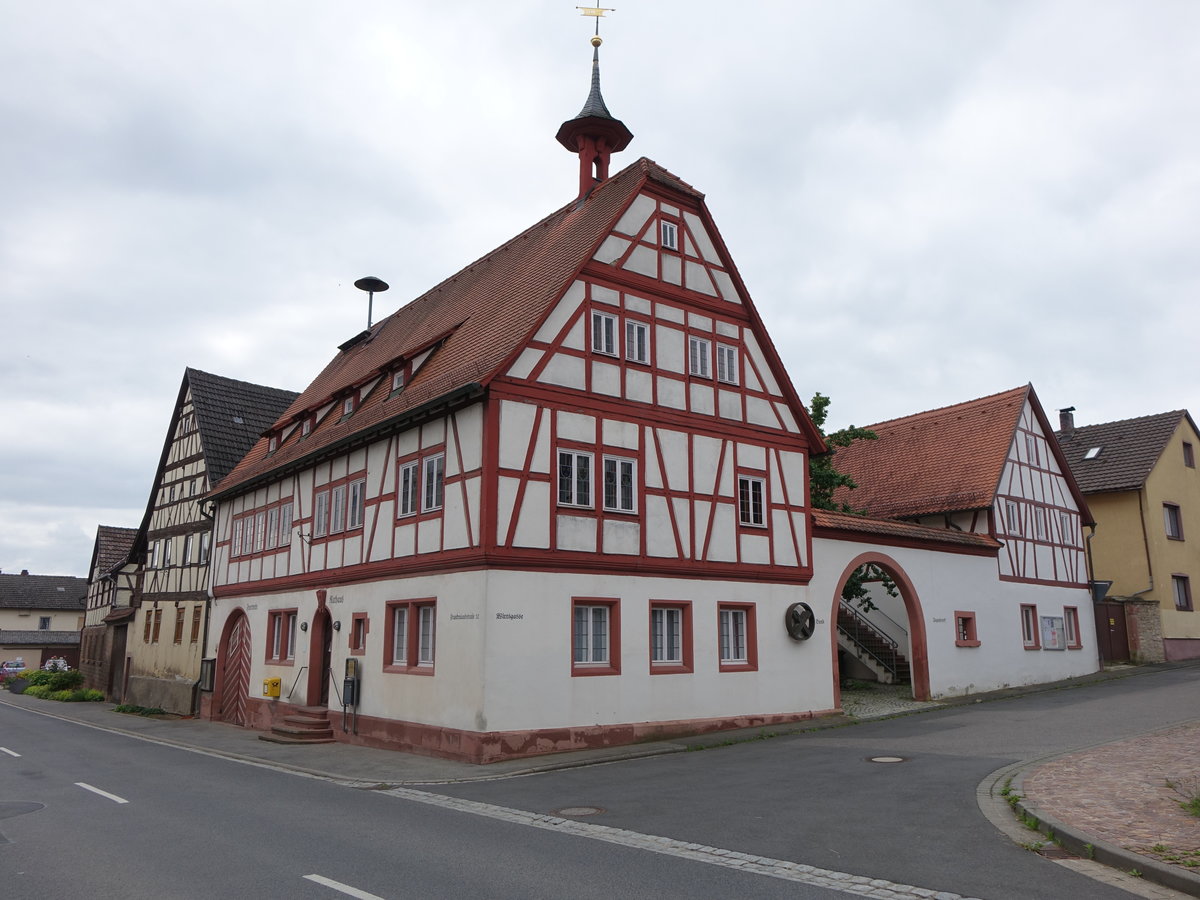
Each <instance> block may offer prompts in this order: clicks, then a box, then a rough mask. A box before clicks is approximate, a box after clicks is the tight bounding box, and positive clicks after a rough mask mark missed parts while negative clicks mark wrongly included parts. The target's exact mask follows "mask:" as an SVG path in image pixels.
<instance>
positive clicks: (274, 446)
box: [267, 434, 279, 453]
mask: <svg viewBox="0 0 1200 900" xmlns="http://www.w3.org/2000/svg"><path fill="white" fill-rule="evenodd" d="M278 449H279V436H278V435H274V434H273V435H271V437H270V438H269V439H268V440H267V452H268V453H274V452H275V451H276V450H278Z"/></svg>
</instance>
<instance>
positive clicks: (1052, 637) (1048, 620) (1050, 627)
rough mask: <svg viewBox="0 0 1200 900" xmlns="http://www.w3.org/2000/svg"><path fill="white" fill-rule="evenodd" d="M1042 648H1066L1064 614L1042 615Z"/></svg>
mask: <svg viewBox="0 0 1200 900" xmlns="http://www.w3.org/2000/svg"><path fill="white" fill-rule="evenodd" d="M1042 649H1043V650H1066V649H1067V643H1066V640H1065V639H1064V637H1063V617H1062V616H1042Z"/></svg>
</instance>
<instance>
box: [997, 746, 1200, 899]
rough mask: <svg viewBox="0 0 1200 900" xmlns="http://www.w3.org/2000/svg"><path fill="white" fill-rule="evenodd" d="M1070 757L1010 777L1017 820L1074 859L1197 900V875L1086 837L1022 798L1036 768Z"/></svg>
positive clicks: (1199, 883) (1039, 762) (1027, 766)
mask: <svg viewBox="0 0 1200 900" xmlns="http://www.w3.org/2000/svg"><path fill="white" fill-rule="evenodd" d="M1072 752H1078V751H1072ZM1069 755H1070V754H1069V753H1060V754H1057V755H1055V756H1048V757H1044V758H1043V759H1038V760H1032V761H1030V762H1028V763H1025V764H1023V765H1022V766H1021V768H1020V769H1019V770H1018V771H1017V772H1016V774H1015V775H1013V776H1012V781H1011V782H1010V783H1009V787H1010V788H1011V789H1012V792H1013V794H1015V795H1016V797H1017V800H1016V801H1015V803H1014V804H1013V809H1014V810H1015V811H1016V813H1017V817H1018V818H1019V819H1032V820H1033V821H1034V822H1035V823H1036V825H1037V830H1038V831H1040V832H1041V833H1042V834H1044V835H1046V836H1047V837H1048V838H1050V839H1051V840H1053V841H1054V842H1056V843H1057V844H1059V846H1061V847H1063V848H1064V849H1066V850H1068V851H1070V852H1071V853H1074V854H1075V855H1076V856H1079V857H1081V858H1083V859H1091V860H1095V861H1096V862H1098V863H1102V864H1104V865H1106V866H1111V867H1112V868H1114V869H1120V870H1121V871H1123V872H1129V871H1130V870H1131V869H1136V870H1137V871H1139V872H1141V873H1142V874H1141V877H1142V878H1145V879H1146V880H1147V881H1153V882H1154V883H1155V884H1161V885H1162V886H1164V887H1169V888H1171V889H1172V890H1176V891H1180V892H1182V893H1185V894H1190V895H1191V896H1193V897H1200V875H1196V874H1194V873H1192V872H1188V871H1186V870H1184V869H1181V868H1180V867H1179V866H1173V865H1171V864H1170V863H1165V862H1162V861H1161V860H1157V859H1154V858H1153V857H1150V856H1143V855H1142V854H1140V853H1135V852H1134V851H1132V850H1127V849H1125V848H1124V847H1118V846H1116V845H1115V844H1110V843H1108V842H1107V841H1102V840H1100V839H1099V838H1097V837H1094V836H1092V835H1089V834H1086V833H1085V832H1084V831H1082V830H1081V829H1079V828H1076V827H1075V826H1073V825H1068V824H1066V823H1064V822H1060V821H1058V820H1057V819H1055V818H1054V817H1053V816H1051V815H1048V814H1047V813H1045V812H1044V811H1042V810H1041V809H1040V808H1038V807H1037V806H1035V805H1034V803H1033V802H1032V801H1031V800H1029V799H1027V798H1026V797H1025V792H1024V786H1025V776H1026V775H1027V774H1030V773H1031V772H1032V771H1033V770H1034V769H1036V768H1037V767H1038V766H1040V765H1043V764H1044V763H1047V762H1049V761H1050V760H1052V759H1059V758H1061V757H1063V756H1069Z"/></svg>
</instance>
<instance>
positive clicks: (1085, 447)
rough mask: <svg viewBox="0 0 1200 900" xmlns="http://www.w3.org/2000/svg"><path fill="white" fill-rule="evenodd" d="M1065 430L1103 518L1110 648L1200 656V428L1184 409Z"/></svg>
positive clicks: (1099, 550)
mask: <svg viewBox="0 0 1200 900" xmlns="http://www.w3.org/2000/svg"><path fill="white" fill-rule="evenodd" d="M1058 440H1059V443H1060V444H1061V445H1062V448H1063V453H1064V455H1065V457H1066V460H1067V463H1068V464H1069V465H1070V467H1071V471H1072V472H1073V473H1074V475H1075V480H1076V481H1077V482H1078V483H1079V486H1080V489H1081V490H1082V491H1083V492H1084V494H1086V495H1087V498H1088V504H1089V506H1090V507H1091V508H1092V510H1093V512H1094V515H1095V518H1096V521H1097V523H1098V524H1097V528H1096V534H1095V537H1094V538H1093V540H1092V541H1091V553H1092V570H1093V577H1094V578H1095V579H1096V581H1097V582H1099V583H1101V584H1102V585H1103V587H1104V588H1105V589H1106V590H1107V596H1106V597H1105V598H1104V599H1105V604H1104V609H1103V616H1102V617H1101V618H1102V621H1103V622H1105V623H1107V625H1106V627H1102V628H1101V636H1102V638H1104V640H1105V642H1104V644H1103V649H1104V651H1105V654H1106V656H1107V657H1109V658H1113V659H1125V658H1128V657H1130V656H1132V657H1133V658H1135V659H1137V660H1140V661H1147V662H1151V661H1158V660H1162V659H1168V660H1176V659H1194V658H1197V657H1200V617H1198V616H1197V614H1196V612H1195V601H1194V599H1193V590H1194V589H1195V585H1196V583H1197V581H1196V580H1197V579H1200V546H1198V545H1197V543H1196V541H1197V539H1198V538H1200V476H1198V475H1197V469H1196V448H1197V447H1198V446H1200V434H1198V433H1197V429H1196V423H1195V421H1194V420H1193V419H1192V417H1191V414H1190V413H1188V412H1187V410H1182V409H1177V410H1172V411H1170V412H1164V413H1158V414H1156V415H1150V416H1139V417H1137V418H1133V419H1122V420H1120V421H1117V422H1106V423H1103V424H1098V425H1084V426H1079V427H1076V425H1075V416H1074V408H1070V409H1065V410H1062V411H1061V413H1060V430H1059V431H1058Z"/></svg>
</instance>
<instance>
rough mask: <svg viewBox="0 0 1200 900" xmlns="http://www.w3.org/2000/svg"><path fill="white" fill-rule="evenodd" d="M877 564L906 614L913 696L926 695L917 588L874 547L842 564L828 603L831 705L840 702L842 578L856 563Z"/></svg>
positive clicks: (925, 697) (925, 655)
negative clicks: (839, 659) (832, 702)
mask: <svg viewBox="0 0 1200 900" xmlns="http://www.w3.org/2000/svg"><path fill="white" fill-rule="evenodd" d="M868 563H870V564H874V565H876V566H879V568H881V569H882V570H883V571H885V572H887V574H888V575H889V576H890V577H891V578H892V580H893V581H894V582H895V583H896V587H897V589H898V590H899V592H900V597H901V599H902V600H903V601H904V609H905V612H906V613H907V616H908V636H909V645H910V657H909V665H910V667H911V678H912V691H913V699H915V700H928V699H929V648H928V645H927V643H926V639H925V617H924V614H923V613H922V611H921V600H920V598H919V597H918V596H917V589H916V587H914V586H913V583H912V580H911V579H910V578H909V577H908V574H907V573H906V572H905V571H904V569H903V567H901V565H900V564H899V563H898V562H896V560H894V559H892V557H890V556H888V555H887V554H886V553H880V552H879V551H877V550H869V551H867V552H865V553H860V554H859V555H858V556H856V557H854V559H852V560H850V562H849V563H847V564H846V567H845V569H843V570H842V574H841V575H840V576H838V580H837V587H836V589H835V590H834V594H833V598H832V600H831V602H830V606H829V621H830V622H831V623H833V627H832V628H830V629H829V640H830V644H831V647H830V650H831V653H832V656H833V690H834V701H835V705H836V706H838V707H840V706H841V703H842V696H841V695H842V691H841V681H840V677H839V675H840V673H839V672H838V662H837V659H838V629H837V620H838V607H839V604H840V603H841V599H842V587H843V585H845V583H846V580H847V579H848V578H849V577H850V576H851V574H853V573H854V571H855V570H857V569H858V568H859V567H860V566H863V565H866V564H868Z"/></svg>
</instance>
